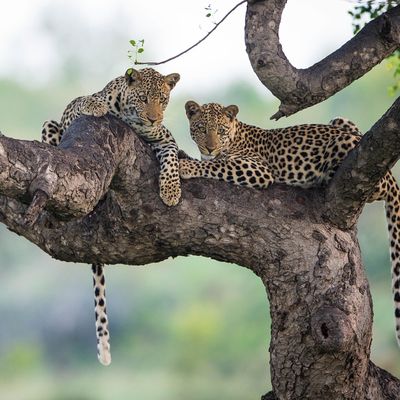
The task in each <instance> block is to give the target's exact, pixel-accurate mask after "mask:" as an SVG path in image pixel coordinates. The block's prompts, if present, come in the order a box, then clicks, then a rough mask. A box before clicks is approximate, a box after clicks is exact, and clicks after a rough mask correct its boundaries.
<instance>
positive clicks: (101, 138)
mask: <svg viewBox="0 0 400 400" xmlns="http://www.w3.org/2000/svg"><path fill="white" fill-rule="evenodd" d="M113 122H115V121H113V120H109V124H101V125H99V126H98V128H99V132H98V134H97V135H95V136H94V135H93V136H84V135H82V134H80V135H77V134H76V133H77V132H79V133H81V132H82V126H80V122H77V123H76V124H75V125H74V128H73V129H71V130H70V132H69V134H68V135H67V136H66V138H65V140H63V141H62V142H61V144H60V146H59V147H58V148H54V147H51V146H49V145H47V144H43V143H38V142H33V143H32V142H30V141H23V140H15V139H11V138H7V137H5V136H0V191H1V193H2V194H3V195H6V196H9V197H13V198H15V199H19V200H21V201H28V200H29V199H30V198H32V196H33V195H34V194H35V193H36V192H37V191H41V192H42V194H43V195H42V196H41V200H40V205H43V196H47V197H48V205H47V206H48V208H49V209H53V210H54V211H56V212H57V213H59V214H62V215H64V216H65V217H66V216H69V217H76V216H82V215H86V214H87V213H88V212H89V211H91V210H92V209H93V207H94V206H95V205H96V204H97V203H98V201H99V200H100V198H101V197H102V196H103V195H104V194H105V193H106V191H107V189H108V187H109V185H110V182H111V179H112V177H113V175H114V174H115V170H116V167H117V165H118V164H119V163H120V161H121V159H122V158H123V157H125V156H126V151H125V150H124V148H125V140H123V138H124V136H123V134H122V133H121V132H120V131H119V130H118V128H119V129H120V130H121V129H122V128H121V126H116V125H115V124H114V123H113ZM125 136H127V135H125ZM31 211H32V208H31Z"/></svg>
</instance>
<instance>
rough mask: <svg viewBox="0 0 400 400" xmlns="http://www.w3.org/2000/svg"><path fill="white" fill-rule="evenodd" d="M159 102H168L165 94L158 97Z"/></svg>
mask: <svg viewBox="0 0 400 400" xmlns="http://www.w3.org/2000/svg"><path fill="white" fill-rule="evenodd" d="M160 101H161V103H166V102H167V101H168V96H166V95H165V94H162V95H161V96H160Z"/></svg>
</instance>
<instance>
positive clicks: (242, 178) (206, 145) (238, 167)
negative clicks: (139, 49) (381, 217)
mask: <svg viewBox="0 0 400 400" xmlns="http://www.w3.org/2000/svg"><path fill="white" fill-rule="evenodd" d="M185 109H186V115H187V118H188V120H189V126H190V135H191V137H192V139H193V140H194V142H195V143H196V145H197V147H198V149H199V151H200V154H201V160H197V159H193V158H191V157H186V158H181V159H180V160H179V173H180V176H181V178H182V179H191V178H210V179H217V180H222V181H226V182H230V183H232V184H235V185H240V186H247V187H251V188H256V189H267V188H268V187H269V186H270V185H271V184H272V183H274V182H276V183H283V184H287V185H292V186H298V187H302V188H311V187H317V186H324V185H325V186H326V185H327V183H328V182H329V181H330V180H331V179H332V177H333V176H334V174H335V172H336V171H337V169H338V168H339V166H340V164H341V163H342V161H343V160H344V159H345V158H346V156H347V155H348V154H349V153H350V151H351V150H353V149H354V148H355V147H356V146H357V145H358V143H359V142H360V140H361V138H362V133H361V132H360V130H359V129H358V127H357V126H356V124H354V123H353V122H352V121H350V120H348V119H346V118H342V117H337V118H335V119H333V120H331V121H330V123H329V124H302V125H296V126H291V127H286V128H278V129H263V128H260V127H257V126H253V125H250V124H247V123H244V122H242V121H240V120H239V119H238V118H237V114H238V112H239V107H238V106H237V105H229V106H223V105H221V104H218V103H208V104H203V105H199V104H198V103H196V102H195V101H188V102H186V104H185ZM378 200H383V201H384V202H385V211H386V219H387V224H388V231H389V239H390V240H389V241H390V256H391V275H392V292H393V300H394V310H395V311H394V317H395V328H396V339H397V343H398V345H399V346H400V254H399V253H400V247H399V246H400V245H399V243H400V189H399V186H398V184H397V182H396V180H395V178H394V177H393V175H392V173H391V172H390V171H388V172H387V173H386V175H385V176H384V177H383V178H382V179H381V180H380V181H379V182H378V184H377V185H376V187H375V188H374V191H373V193H372V194H371V195H370V197H369V198H368V200H367V201H368V202H373V201H378Z"/></svg>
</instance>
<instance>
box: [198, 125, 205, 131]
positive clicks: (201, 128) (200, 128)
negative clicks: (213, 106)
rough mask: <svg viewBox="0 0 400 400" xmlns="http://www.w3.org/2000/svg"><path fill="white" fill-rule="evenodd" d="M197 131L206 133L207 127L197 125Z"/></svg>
mask: <svg viewBox="0 0 400 400" xmlns="http://www.w3.org/2000/svg"><path fill="white" fill-rule="evenodd" d="M197 129H198V130H199V131H200V132H205V131H206V127H205V125H204V124H197Z"/></svg>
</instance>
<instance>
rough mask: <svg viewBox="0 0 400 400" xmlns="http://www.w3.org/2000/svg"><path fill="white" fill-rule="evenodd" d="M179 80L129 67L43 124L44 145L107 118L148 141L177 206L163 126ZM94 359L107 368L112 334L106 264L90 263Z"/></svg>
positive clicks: (162, 183)
mask: <svg viewBox="0 0 400 400" xmlns="http://www.w3.org/2000/svg"><path fill="white" fill-rule="evenodd" d="M179 80H180V75H179V74H178V73H172V74H169V75H165V76H164V75H162V74H161V73H159V72H158V71H156V70H154V69H153V68H143V69H141V70H136V69H134V68H128V69H127V70H126V72H125V74H124V75H122V76H119V77H117V78H115V79H113V80H111V81H110V82H109V83H108V84H107V85H106V86H105V87H104V88H103V89H102V90H101V91H99V92H96V93H94V94H92V95H88V96H81V97H77V98H76V99H74V100H72V101H71V102H70V103H69V104H68V105H67V107H66V108H65V110H64V112H63V114H62V116H61V120H60V122H57V121H55V120H48V121H45V122H44V124H43V128H42V142H44V143H47V144H49V145H52V146H58V145H59V144H60V142H61V140H62V137H63V135H64V133H65V131H66V130H67V128H68V127H69V126H70V125H71V123H72V122H73V121H74V120H75V119H77V118H78V117H80V116H82V115H91V116H95V117H102V116H104V115H106V114H111V115H113V116H115V117H117V118H119V119H121V120H122V121H124V122H125V123H126V124H128V125H129V126H130V127H131V128H133V129H134V131H135V132H136V133H137V134H138V135H139V136H140V137H142V138H143V139H144V141H145V142H147V143H148V144H149V145H150V147H151V148H152V150H153V151H154V153H155V155H156V158H157V160H158V162H159V164H160V174H159V194H160V197H161V200H162V201H163V202H164V203H165V204H166V205H167V206H176V205H177V204H178V202H179V199H180V197H181V186H180V178H179V161H178V147H177V145H176V142H175V139H174V137H173V136H172V134H171V132H170V131H169V130H168V129H167V128H166V127H165V126H164V125H163V124H162V122H163V117H164V111H165V109H166V107H167V104H168V102H169V97H170V92H171V90H172V89H173V88H174V87H175V85H176V84H177V82H178V81H179ZM92 275H93V287H94V309H95V324H96V339H97V357H98V359H99V361H100V363H101V364H103V365H109V364H110V363H111V351H110V339H109V338H110V333H109V329H108V317H107V311H106V294H105V274H104V264H102V263H93V264H92Z"/></svg>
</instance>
